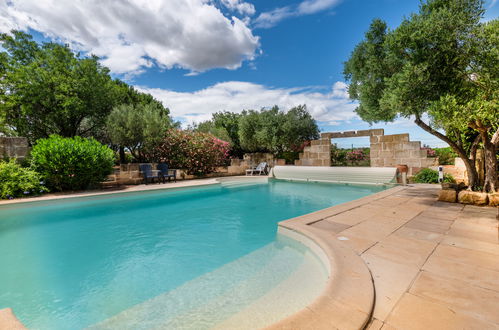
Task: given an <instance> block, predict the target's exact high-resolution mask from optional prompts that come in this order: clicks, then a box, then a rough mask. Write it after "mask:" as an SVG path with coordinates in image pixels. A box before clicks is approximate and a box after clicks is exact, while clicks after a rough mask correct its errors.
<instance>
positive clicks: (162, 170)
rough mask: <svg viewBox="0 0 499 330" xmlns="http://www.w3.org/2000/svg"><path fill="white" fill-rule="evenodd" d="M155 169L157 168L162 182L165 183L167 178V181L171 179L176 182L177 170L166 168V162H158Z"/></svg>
mask: <svg viewBox="0 0 499 330" xmlns="http://www.w3.org/2000/svg"><path fill="white" fill-rule="evenodd" d="M157 169H158V170H159V177H160V178H161V179H162V180H163V183H166V179H168V181H171V180H172V179H173V181H174V182H177V170H170V169H168V164H167V163H159V164H158V166H157Z"/></svg>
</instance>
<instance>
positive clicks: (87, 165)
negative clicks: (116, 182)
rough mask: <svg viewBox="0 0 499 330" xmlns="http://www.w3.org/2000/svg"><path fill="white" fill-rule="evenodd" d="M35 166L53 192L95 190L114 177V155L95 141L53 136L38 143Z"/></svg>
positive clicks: (35, 152) (32, 152)
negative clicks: (107, 178)
mask: <svg viewBox="0 0 499 330" xmlns="http://www.w3.org/2000/svg"><path fill="white" fill-rule="evenodd" d="M31 162H32V166H33V168H34V169H35V170H36V171H38V172H39V173H40V174H41V175H42V177H43V178H44V179H45V181H46V183H47V186H48V187H49V188H50V189H53V190H58V191H62V190H81V189H87V188H89V187H92V186H95V185H96V184H97V183H99V182H101V181H103V180H104V179H105V178H106V176H107V175H108V174H110V173H111V171H112V168H113V164H114V153H113V151H112V150H111V149H110V148H108V147H107V146H105V145H102V144H101V143H99V142H98V141H96V140H94V139H92V138H90V139H85V138H82V137H79V136H76V137H74V138H63V137H60V136H58V135H52V136H50V137H49V138H48V139H40V140H38V141H37V142H36V145H35V146H34V147H33V150H32V151H31Z"/></svg>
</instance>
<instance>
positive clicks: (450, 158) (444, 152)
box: [434, 147, 457, 165]
mask: <svg viewBox="0 0 499 330" xmlns="http://www.w3.org/2000/svg"><path fill="white" fill-rule="evenodd" d="M434 150H435V153H436V156H437V157H438V163H439V164H440V165H454V159H455V158H456V157H457V154H456V152H455V151H454V150H452V148H451V147H446V148H435V149H434Z"/></svg>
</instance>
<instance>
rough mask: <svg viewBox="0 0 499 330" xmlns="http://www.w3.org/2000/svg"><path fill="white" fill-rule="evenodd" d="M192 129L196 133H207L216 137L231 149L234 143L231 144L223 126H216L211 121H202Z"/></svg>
mask: <svg viewBox="0 0 499 330" xmlns="http://www.w3.org/2000/svg"><path fill="white" fill-rule="evenodd" d="M192 129H193V130H195V131H196V132H201V133H208V134H211V135H213V136H216V137H217V138H219V139H220V140H223V141H226V142H229V143H230V144H231V147H232V146H233V145H234V142H232V139H231V138H230V136H229V133H228V132H227V130H226V129H225V128H224V127H223V126H216V125H215V122H214V121H213V120H207V121H203V122H201V123H199V124H197V125H195V126H194V127H193V128H192ZM231 151H232V150H231Z"/></svg>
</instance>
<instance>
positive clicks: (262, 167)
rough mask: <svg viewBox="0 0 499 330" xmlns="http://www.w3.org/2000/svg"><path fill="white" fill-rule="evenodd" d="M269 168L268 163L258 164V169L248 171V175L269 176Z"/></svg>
mask: <svg viewBox="0 0 499 330" xmlns="http://www.w3.org/2000/svg"><path fill="white" fill-rule="evenodd" d="M267 167H268V165H267V163H266V162H261V163H260V164H258V166H257V167H254V168H250V169H247V170H246V175H254V174H258V175H267Z"/></svg>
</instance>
